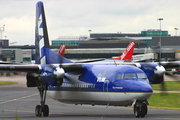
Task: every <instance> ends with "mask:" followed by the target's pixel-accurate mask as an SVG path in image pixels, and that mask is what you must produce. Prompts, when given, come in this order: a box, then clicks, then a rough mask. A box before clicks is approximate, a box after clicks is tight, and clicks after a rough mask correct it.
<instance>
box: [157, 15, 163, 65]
mask: <svg viewBox="0 0 180 120" xmlns="http://www.w3.org/2000/svg"><path fill="white" fill-rule="evenodd" d="M157 20H159V21H160V32H159V63H160V62H161V20H163V18H158V19H157Z"/></svg>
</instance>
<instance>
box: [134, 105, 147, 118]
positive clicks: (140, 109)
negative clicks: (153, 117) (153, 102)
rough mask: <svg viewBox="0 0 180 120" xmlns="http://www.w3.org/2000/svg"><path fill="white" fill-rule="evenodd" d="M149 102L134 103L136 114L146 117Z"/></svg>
mask: <svg viewBox="0 0 180 120" xmlns="http://www.w3.org/2000/svg"><path fill="white" fill-rule="evenodd" d="M147 111H148V109H147V104H146V103H137V104H135V105H134V115H135V116H136V117H137V118H138V117H145V115H146V114H147Z"/></svg>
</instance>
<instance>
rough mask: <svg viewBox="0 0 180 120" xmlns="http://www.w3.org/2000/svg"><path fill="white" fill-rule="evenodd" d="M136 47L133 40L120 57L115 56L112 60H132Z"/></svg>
mask: <svg viewBox="0 0 180 120" xmlns="http://www.w3.org/2000/svg"><path fill="white" fill-rule="evenodd" d="M134 47H135V42H131V43H130V44H129V46H128V47H127V48H126V50H125V51H124V52H123V53H122V55H121V56H120V57H117V58H114V59H112V60H130V61H131V60H132V55H133V51H134Z"/></svg>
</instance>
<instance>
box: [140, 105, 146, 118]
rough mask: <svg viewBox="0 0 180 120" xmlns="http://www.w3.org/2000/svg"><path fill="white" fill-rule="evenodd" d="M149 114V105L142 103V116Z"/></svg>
mask: <svg viewBox="0 0 180 120" xmlns="http://www.w3.org/2000/svg"><path fill="white" fill-rule="evenodd" d="M146 114H147V105H146V104H145V103H143V104H142V105H141V117H144V116H145V115H146Z"/></svg>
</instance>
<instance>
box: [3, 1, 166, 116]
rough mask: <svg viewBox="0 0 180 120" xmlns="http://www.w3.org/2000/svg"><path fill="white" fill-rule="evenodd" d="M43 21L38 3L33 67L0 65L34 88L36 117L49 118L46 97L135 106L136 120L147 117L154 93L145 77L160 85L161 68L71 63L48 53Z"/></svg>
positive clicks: (55, 54) (52, 53)
mask: <svg viewBox="0 0 180 120" xmlns="http://www.w3.org/2000/svg"><path fill="white" fill-rule="evenodd" d="M45 20H46V19H45V12H44V6H43V2H41V1H40V2H38V3H37V4H36V27H35V49H36V60H35V63H36V64H0V70H1V71H15V72H17V71H19V72H27V76H26V78H27V87H37V88H38V90H39V94H40V105H37V106H36V108H35V114H36V116H42V114H43V116H49V107H48V105H46V104H45V100H46V95H48V96H49V97H51V98H52V99H54V100H57V101H60V102H65V103H71V104H90V105H106V106H131V105H134V115H135V116H136V117H144V116H145V115H146V114H147V111H148V110H147V105H148V104H149V103H148V99H149V97H150V96H151V95H152V93H153V90H152V87H151V86H150V84H149V80H148V78H147V77H149V78H152V79H151V81H153V82H152V83H156V82H161V81H159V79H157V78H160V77H163V74H164V72H165V71H163V70H161V69H160V68H161V66H159V65H158V64H155V63H149V64H145V63H144V64H133V65H117V64H114V63H112V62H111V63H103V62H102V63H101V62H100V63H73V62H72V61H70V60H68V59H66V58H64V57H62V56H60V55H59V54H58V53H56V52H53V51H52V50H50V48H49V38H48V32H47V26H46V21H45ZM140 68H141V69H140ZM144 71H145V72H144ZM145 73H146V74H145ZM73 75H76V76H77V75H78V78H76V77H73Z"/></svg>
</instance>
